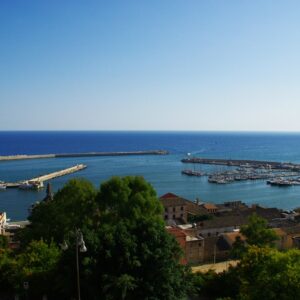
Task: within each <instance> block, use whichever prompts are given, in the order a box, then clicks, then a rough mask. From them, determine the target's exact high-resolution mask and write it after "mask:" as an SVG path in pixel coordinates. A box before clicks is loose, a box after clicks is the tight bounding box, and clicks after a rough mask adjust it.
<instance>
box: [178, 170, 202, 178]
mask: <svg viewBox="0 0 300 300" xmlns="http://www.w3.org/2000/svg"><path fill="white" fill-rule="evenodd" d="M181 174H184V175H187V176H198V177H200V176H204V173H203V172H197V171H193V170H182V171H181Z"/></svg>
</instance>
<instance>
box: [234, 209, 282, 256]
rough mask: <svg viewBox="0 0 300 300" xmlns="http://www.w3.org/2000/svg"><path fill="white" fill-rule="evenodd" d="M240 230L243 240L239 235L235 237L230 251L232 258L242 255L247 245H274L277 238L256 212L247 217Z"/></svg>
mask: <svg viewBox="0 0 300 300" xmlns="http://www.w3.org/2000/svg"><path fill="white" fill-rule="evenodd" d="M240 232H241V234H242V235H243V237H244V238H245V240H242V239H241V237H237V238H236V240H235V242H234V243H233V249H232V252H231V255H232V257H234V258H240V257H241V256H242V255H244V254H245V253H246V252H247V249H248V247H249V246H258V247H274V244H275V241H276V240H277V239H278V237H277V235H276V233H275V231H274V230H272V229H271V228H268V223H267V221H266V220H265V219H263V218H261V217H259V216H258V215H256V214H253V215H251V216H250V217H249V219H248V224H247V225H244V226H242V227H241V230H240Z"/></svg>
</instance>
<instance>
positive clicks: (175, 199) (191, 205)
mask: <svg viewBox="0 0 300 300" xmlns="http://www.w3.org/2000/svg"><path fill="white" fill-rule="evenodd" d="M160 201H161V204H162V205H163V207H164V215H163V218H164V220H165V221H166V222H167V223H168V224H171V225H174V224H178V223H179V224H182V223H184V224H185V223H188V222H189V219H190V217H191V216H197V215H205V214H207V211H206V210H205V209H204V208H203V207H202V205H201V204H199V202H197V203H195V202H192V201H190V200H187V199H185V198H183V197H180V196H177V195H175V194H173V193H167V194H165V195H163V196H161V197H160Z"/></svg>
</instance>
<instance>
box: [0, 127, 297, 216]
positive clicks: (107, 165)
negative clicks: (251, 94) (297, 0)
mask: <svg viewBox="0 0 300 300" xmlns="http://www.w3.org/2000/svg"><path fill="white" fill-rule="evenodd" d="M141 150H167V151H169V154H168V155H145V156H112V157H108V156H107V157H77V158H75V157H74V158H48V159H33V160H18V161H5V162H4V161H2V162H0V181H7V182H14V181H19V180H24V179H29V178H32V177H36V176H38V175H41V174H47V173H50V172H53V171H57V170H61V169H64V168H67V167H71V166H73V165H75V164H79V163H82V164H86V165H87V168H86V169H84V170H82V171H80V172H78V173H74V174H70V175H67V176H63V177H59V178H56V179H53V180H51V184H52V188H53V190H54V191H57V190H58V189H61V188H62V187H63V186H64V184H65V183H66V182H67V181H68V180H70V179H71V178H86V179H88V180H90V181H91V182H92V183H93V184H94V185H95V187H96V188H99V187H100V185H101V183H102V182H104V181H106V180H108V179H109V178H111V177H112V176H127V175H138V176H143V177H144V178H145V179H146V180H147V181H149V182H150V183H151V185H152V186H153V187H154V189H155V190H156V192H157V195H158V196H161V195H163V194H164V193H167V192H172V193H175V194H177V195H180V196H182V197H185V198H187V199H189V200H191V201H194V200H195V199H196V198H198V199H200V201H204V202H211V203H223V202H224V201H234V200H241V201H243V202H245V203H246V204H248V205H251V204H260V205H263V206H265V207H278V208H282V209H284V210H291V209H293V208H296V207H299V206H300V186H291V187H285V188H283V187H276V186H269V185H267V184H266V182H265V181H264V180H257V181H244V182H235V183H231V184H226V185H224V184H223V185H217V184H211V183H208V181H207V177H190V176H185V175H182V174H181V171H182V170H183V169H187V168H189V169H192V170H196V171H200V170H201V171H207V172H216V171H221V170H222V169H223V168H225V167H221V166H207V165H198V164H197V165H193V164H190V165H187V164H183V163H182V162H181V159H182V158H185V157H187V153H190V155H191V156H194V157H206V158H225V159H254V160H272V161H280V162H294V163H300V133H299V134H298V133H255V132H246V133H244V132H243V133H241V132H152V131H151V132H150V131H149V132H144V131H136V132H134V131H130V132H127V131H122V132H120V131H118V132H117V131H2V132H0V155H16V154H50V153H77V152H78V153H79V152H101V151H105V152H109V151H112V152H113V151H141ZM44 197H45V189H42V190H40V191H28V190H26V191H24V190H18V189H7V190H5V191H0V211H5V212H6V213H7V216H8V218H10V219H11V220H24V219H26V218H27V217H28V208H29V207H30V206H31V204H33V203H35V202H36V201H41V200H42V199H43V198H44Z"/></svg>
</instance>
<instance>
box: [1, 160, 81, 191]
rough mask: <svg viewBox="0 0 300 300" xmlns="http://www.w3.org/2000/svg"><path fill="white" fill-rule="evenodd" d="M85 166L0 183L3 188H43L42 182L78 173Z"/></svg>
mask: <svg viewBox="0 0 300 300" xmlns="http://www.w3.org/2000/svg"><path fill="white" fill-rule="evenodd" d="M86 167H87V166H86V165H84V164H79V165H76V166H73V167H70V168H67V169H63V170H60V171H56V172H52V173H49V174H46V175H41V176H38V177H34V178H31V179H28V180H22V181H19V182H1V186H3V187H5V188H22V189H38V188H39V187H42V186H43V182H44V181H47V180H51V179H54V178H57V177H61V176H65V175H68V174H72V173H75V172H78V171H81V170H83V169H85V168H86Z"/></svg>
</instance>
